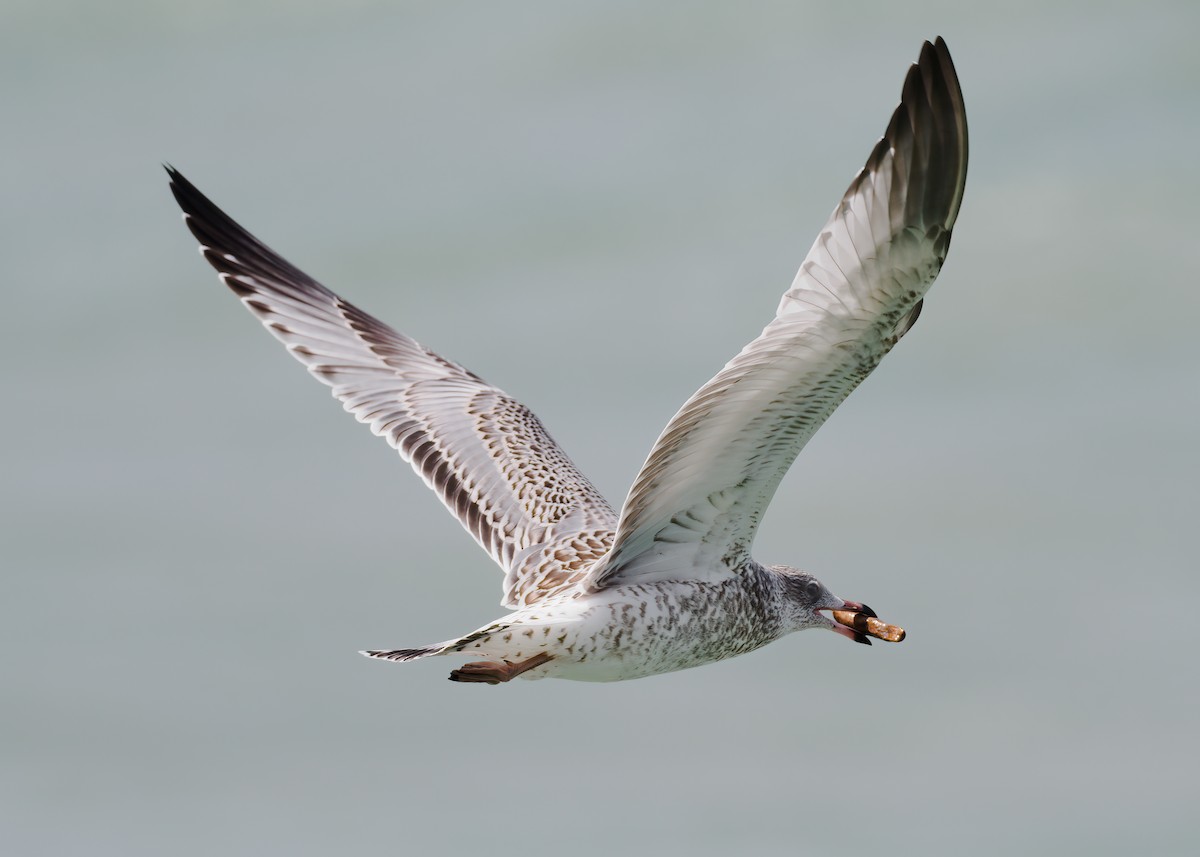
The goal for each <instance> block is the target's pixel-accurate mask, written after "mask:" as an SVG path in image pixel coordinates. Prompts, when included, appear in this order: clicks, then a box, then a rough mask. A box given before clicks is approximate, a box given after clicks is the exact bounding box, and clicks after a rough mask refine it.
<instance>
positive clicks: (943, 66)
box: [587, 38, 967, 589]
mask: <svg viewBox="0 0 1200 857" xmlns="http://www.w3.org/2000/svg"><path fill="white" fill-rule="evenodd" d="M966 174H967V119H966V112H965V109H964V107H963V98H962V91H961V89H960V88H959V84H958V77H957V75H956V74H955V71H954V64H953V62H952V61H951V59H950V53H949V52H948V51H947V49H946V43H945V42H944V41H942V39H941V38H939V39H937V41H936V42H935V43H933V44H930V43H929V42H926V43H925V45H924V47H923V49H922V50H921V56H920V59H919V60H918V62H917V63H916V64H915V65H913V66H912V67H911V68H910V69H909V72H908V77H907V78H906V79H905V81H904V88H903V93H902V97H901V101H900V105H899V106H898V107H897V108H896V111H895V113H894V114H893V115H892V119H891V122H890V123H889V124H888V127H887V131H886V132H885V134H884V136H883V138H882V139H881V140H880V141H879V143H878V144H877V145H876V146H875V149H874V150H873V151H872V152H871V155H870V157H869V158H868V159H867V163H866V166H865V167H864V168H863V170H862V171H861V172H860V173H859V174H858V175H857V176H856V177H855V179H854V181H853V182H851V184H850V188H849V189H848V190H847V191H846V194H845V196H844V197H843V198H842V201H841V202H840V203H839V204H838V206H837V208H836V209H835V210H834V212H833V215H832V216H831V217H830V219H829V222H828V223H827V224H826V225H825V228H824V229H823V230H822V231H821V234H820V236H819V237H818V238H817V240H816V243H815V244H814V245H813V247H812V249H811V250H810V251H809V253H808V256H807V258H806V259H805V260H804V263H803V264H802V265H801V266H800V272H799V273H798V274H797V275H796V280H795V282H794V283H793V284H792V287H791V288H790V289H789V290H788V291H787V292H786V293H785V294H784V296H783V300H782V301H781V302H780V304H779V309H778V311H777V312H776V315H775V318H774V319H773V320H772V321H771V323H770V324H768V325H767V327H766V328H765V329H764V330H763V332H762V334H761V335H760V336H759V337H758V338H757V339H755V340H754V341H753V342H751V343H750V344H749V345H747V346H746V347H745V348H744V349H743V350H742V352H741V353H740V354H739V355H737V356H736V357H734V358H733V360H731V361H730V362H729V363H728V364H727V365H726V366H725V368H724V369H723V370H722V371H721V372H720V373H719V374H718V375H717V376H716V377H715V378H713V379H712V380H711V381H709V382H708V383H707V384H705V385H704V386H703V387H702V388H701V389H700V390H699V391H698V392H697V393H696V394H695V395H694V396H692V398H691V399H690V400H688V402H687V403H686V404H684V406H683V408H682V409H681V410H680V411H679V413H677V414H676V415H675V416H674V417H673V418H672V419H671V421H670V423H668V424H667V427H666V429H664V431H663V433H662V436H661V437H659V439H658V441H657V442H656V443H655V445H654V448H653V449H652V450H651V452H650V456H649V458H648V459H647V460H646V463H645V464H644V465H643V466H642V470H641V472H640V473H639V474H638V476H637V479H636V480H635V482H634V485H633V488H632V489H631V490H630V493H629V497H628V499H627V500H626V501H625V506H624V507H623V508H622V510H621V516H620V522H619V524H618V526H617V535H616V539H615V542H614V544H613V548H612V550H611V552H610V553H609V554H608V556H607V557H606V558H605V559H604V560H602V561H601V562H600V563H598V564H597V565H596V567H595V568H594V569H593V570H592V572H591V573H590V575H589V578H588V581H587V582H588V584H589V585H590V587H591V588H592V589H600V588H604V587H610V586H617V585H623V584H629V583H644V582H653V581H659V580H671V579H681V578H708V579H712V578H713V577H714V576H716V577H720V576H722V575H724V574H726V573H730V574H732V573H733V570H734V569H737V568H739V567H740V565H741V564H742V562H743V561H744V560H745V559H747V557H748V554H749V550H750V544H751V542H752V541H753V540H754V535H755V532H756V531H757V530H758V525H759V522H760V520H761V519H762V516H763V512H764V511H765V510H766V508H767V504H768V503H769V502H770V501H771V498H772V496H773V495H774V494H775V489H776V488H777V487H778V486H779V482H780V480H781V479H782V478H783V475H784V473H786V472H787V469H788V468H789V467H790V466H791V464H792V462H793V461H794V460H795V458H796V455H797V454H798V453H799V452H800V450H801V448H803V446H804V444H805V443H807V442H808V439H809V438H811V437H812V436H813V433H814V432H816V430H817V429H818V428H820V426H821V424H822V423H824V422H825V420H826V419H827V418H828V417H829V415H830V414H831V413H833V410H834V409H835V408H836V407H837V406H838V405H839V404H841V402H842V400H844V399H845V398H846V396H848V395H849V394H850V392H851V391H852V390H853V389H854V388H855V387H857V386H858V384H859V382H861V381H862V380H863V379H864V378H866V377H867V375H869V374H870V373H871V371H872V370H873V369H874V368H875V367H876V366H877V365H878V364H879V361H880V360H882V359H883V356H884V355H885V354H887V353H888V351H890V350H891V348H892V346H893V345H895V344H896V342H897V341H898V340H899V339H900V337H902V336H903V335H904V334H905V333H906V332H907V331H908V330H909V328H910V327H912V325H913V322H914V321H916V318H917V314H918V313H919V312H920V309H921V302H922V299H923V298H924V296H925V292H926V291H927V290H928V289H929V286H930V285H931V284H932V283H933V281H934V278H935V277H937V274H938V271H939V270H940V269H941V267H942V261H943V260H944V259H945V258H946V251H947V249H948V248H949V246H950V230H951V228H952V227H953V226H954V220H955V218H956V217H957V216H958V209H959V205H960V204H961V202H962V195H963V186H964V183H965V181H966ZM722 560H723V561H724V562H722ZM726 568H727V569H730V571H729V572H725V571H718V570H717V569H726ZM693 570H694V573H693Z"/></svg>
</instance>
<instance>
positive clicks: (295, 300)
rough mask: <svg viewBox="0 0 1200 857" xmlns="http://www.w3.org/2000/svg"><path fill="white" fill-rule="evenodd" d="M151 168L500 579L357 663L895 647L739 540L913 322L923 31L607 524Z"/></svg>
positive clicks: (942, 143)
mask: <svg viewBox="0 0 1200 857" xmlns="http://www.w3.org/2000/svg"><path fill="white" fill-rule="evenodd" d="M167 171H168V173H169V174H170V176H171V189H172V191H173V192H174V194H175V198H176V200H177V201H178V202H179V205H180V206H181V207H182V209H183V212H184V220H185V221H186V223H187V225H188V227H189V228H190V229H191V231H192V233H193V234H194V235H195V236H196V238H197V239H199V241H200V244H201V247H200V249H201V252H202V253H203V255H204V257H205V258H206V259H207V260H208V261H209V262H210V263H211V264H212V266H213V267H214V268H216V269H217V271H218V273H219V275H220V278H221V280H222V281H223V282H224V283H225V284H226V285H227V286H229V288H231V289H232V290H233V291H234V292H235V293H236V294H237V295H238V296H239V297H240V298H241V300H242V303H244V304H245V305H246V306H247V307H248V308H249V309H250V311H251V312H253V313H254V314H255V315H256V316H258V317H259V319H261V320H262V322H263V324H264V325H265V326H266V328H267V329H268V330H269V331H270V332H271V333H272V335H274V336H275V337H276V338H277V339H279V340H280V341H281V342H283V343H284V344H285V345H286V346H287V348H288V350H289V351H290V352H291V353H292V355H293V356H294V357H296V359H297V360H299V361H300V362H301V363H303V364H305V365H306V366H307V367H308V370H309V372H311V373H312V374H313V375H314V376H315V377H316V378H317V379H318V380H319V381H321V382H323V383H325V384H327V385H328V386H329V387H331V388H332V391H333V395H334V396H335V397H336V398H337V399H339V400H340V401H341V402H342V404H343V406H344V407H345V409H346V410H347V411H349V412H350V413H352V414H354V415H355V417H357V418H358V420H359V421H360V422H363V423H366V424H368V425H369V426H370V427H371V431H373V432H374V433H375V434H377V435H379V436H381V437H383V438H385V439H386V440H387V441H388V443H390V444H391V445H392V446H393V447H395V449H396V450H397V451H398V452H399V453H400V455H401V457H402V458H404V460H406V461H408V462H409V463H410V464H412V466H413V468H414V469H415V470H416V471H417V473H418V474H420V476H421V477H422V478H423V479H424V480H425V482H426V484H427V485H429V487H430V488H432V489H433V490H434V491H435V492H436V493H437V495H438V496H439V497H440V498H441V500H442V502H443V503H444V504H445V505H446V507H447V508H448V509H449V510H450V511H451V512H452V513H453V514H454V515H456V516H457V517H458V519H459V520H460V521H461V522H462V524H463V526H464V527H466V529H467V531H468V532H470V534H471V535H472V536H473V537H474V538H475V540H476V541H477V542H478V543H479V544H480V546H481V547H482V548H483V549H484V550H486V551H487V552H488V553H489V554H491V556H492V559H494V560H495V561H496V562H497V563H498V564H499V565H500V567H501V568H502V569H504V597H503V599H502V602H501V603H502V604H503V605H504V606H505V607H507V608H509V609H510V610H511V612H510V613H509V614H508V615H506V616H504V617H502V618H500V619H497V620H496V621H495V622H492V623H490V624H488V625H486V626H485V627H483V628H480V629H478V630H476V631H472V632H471V633H469V634H467V635H465V636H462V637H457V638H455V639H452V640H447V641H446V642H444V643H437V644H436V645H431V646H423V647H420V648H413V649H394V650H391V651H370V652H364V654H366V655H369V656H370V657H373V658H383V659H386V660H393V661H412V660H416V659H418V658H425V657H431V656H433V655H443V654H451V653H462V654H465V655H474V656H478V657H480V658H485V659H486V660H477V661H470V662H468V663H466V664H465V665H463V666H460V667H459V668H458V669H456V670H454V671H453V672H452V673H451V675H450V678H451V679H453V680H455V681H465V682H485V683H489V684H496V683H498V682H505V681H509V680H510V679H512V678H515V677H517V676H522V677H524V678H544V677H555V678H568V679H577V680H583V681H617V680H620V679H630V678H639V677H642V676H647V675H653V674H655V673H662V672H669V671H671V670H679V669H685V668H687V667H693V666H698V665H700V664H704V663H708V662H710V661H715V660H720V659H722V658H727V657H731V656H733V655H738V654H742V653H744V652H749V651H751V650H753V649H757V648H759V647H760V646H763V645H765V644H766V643H769V642H771V641H772V640H775V639H777V638H779V637H782V636H783V635H785V634H788V633H791V632H792V631H799V630H802V629H804V628H827V629H829V630H831V631H836V632H837V633H839V634H842V635H843V636H846V637H848V638H850V639H852V640H856V641H858V642H861V643H868V644H869V642H870V641H869V640H868V638H867V636H866V634H867V633H870V634H872V635H874V636H877V637H879V638H881V639H889V640H896V639H899V638H902V637H903V631H901V630H900V629H898V628H894V627H892V626H888V625H884V624H883V623H881V622H879V621H878V620H877V618H876V617H875V613H874V612H873V611H872V610H870V608H868V607H866V606H864V605H862V604H860V603H858V602H854V601H845V600H843V599H841V598H839V597H837V596H836V595H834V594H833V593H831V592H830V591H829V590H828V589H827V588H826V587H825V585H824V584H823V583H821V582H820V581H819V580H817V579H816V578H815V577H813V576H812V575H811V574H808V573H807V572H804V571H800V570H799V569H795V568H790V567H788V566H764V565H761V564H760V563H758V562H757V561H755V560H754V558H753V557H751V556H750V547H751V544H752V543H753V541H754V535H755V533H756V531H757V529H758V524H759V521H760V520H761V519H762V516H763V512H764V511H765V510H766V508H767V504H768V503H769V502H770V500H771V497H772V496H773V495H774V493H775V490H776V488H777V487H778V486H779V482H780V480H781V479H782V478H783V475H784V473H786V472H787V469H788V467H790V466H791V463H792V461H793V460H794V459H795V457H796V455H797V454H798V453H799V452H800V450H801V448H802V447H803V446H804V444H805V443H807V442H808V439H809V438H810V437H812V435H813V433H814V432H815V431H816V430H817V429H818V428H819V427H820V426H821V424H822V423H824V422H825V420H826V419H827V418H828V417H829V415H830V414H831V413H832V412H833V410H834V409H835V408H836V407H837V406H838V405H839V404H841V402H842V400H843V399H845V398H846V396H847V395H849V394H850V392H851V391H852V390H853V389H854V388H855V387H856V386H858V384H859V382H861V381H862V380H863V379H864V378H865V377H866V376H867V375H868V374H870V372H871V370H873V369H874V368H875V366H876V365H878V363H879V361H880V360H882V359H883V356H884V355H885V354H887V353H888V351H890V350H891V349H892V346H894V345H895V344H896V342H897V341H899V339H900V338H901V337H902V336H904V334H905V333H907V332H908V331H909V329H911V328H912V325H913V323H914V322H915V321H916V319H917V316H918V314H919V313H920V311H921V304H922V302H923V299H924V296H925V293H926V291H927V290H928V289H929V286H930V285H931V284H932V283H933V281H934V278H935V277H937V274H938V271H939V270H940V269H941V266H942V261H943V260H944V259H945V257H946V252H947V249H948V248H949V246H950V230H951V228H952V227H953V225H954V220H955V218H956V217H957V215H958V209H959V205H960V203H961V201H962V194H963V186H964V182H965V180H966V171H967V124H966V113H965V111H964V109H963V100H962V92H961V90H960V89H959V85H958V78H957V76H956V75H955V71H954V65H953V63H952V62H951V59H950V54H949V52H948V51H947V49H946V44H945V42H943V41H942V39H941V38H938V39H937V40H936V41H935V42H934V43H933V44H930V43H929V42H926V43H925V44H924V46H923V47H922V50H921V55H920V59H919V60H918V62H917V63H916V64H915V65H913V66H912V67H911V68H910V69H909V72H908V76H907V77H906V79H905V81H904V87H903V91H902V96H901V101H900V105H899V106H898V107H897V108H896V111H895V112H894V113H893V114H892V119H891V122H889V123H888V126H887V131H886V132H885V133H884V136H883V137H882V139H880V141H879V142H878V143H877V144H876V146H875V148H874V149H873V150H872V152H871V154H870V157H868V158H867V163H866V166H865V167H864V168H863V169H862V171H861V172H860V173H859V174H858V175H857V176H855V178H854V180H853V181H852V182H851V183H850V187H849V189H848V190H847V191H846V194H845V196H843V197H842V200H841V201H840V202H839V203H838V205H837V207H836V208H835V209H834V212H833V214H832V216H831V217H830V219H829V222H828V223H827V224H826V225H825V228H824V229H823V230H822V231H821V234H820V235H819V236H818V237H817V240H816V242H815V243H814V244H813V246H812V249H811V250H810V251H809V253H808V256H807V257H806V258H805V260H804V262H803V264H801V266H800V271H799V273H798V274H797V275H796V279H795V281H794V282H793V283H792V286H791V288H789V289H788V290H787V292H785V293H784V295H783V299H782V300H781V301H780V304H779V308H778V310H777V311H776V314H775V317H774V319H772V320H771V322H770V323H769V324H768V325H767V326H766V328H765V329H764V330H763V332H762V334H761V335H759V336H758V338H756V339H755V340H754V341H753V342H751V343H750V344H749V345H747V346H746V347H745V348H744V349H742V352H741V353H740V354H738V355H737V356H736V357H734V358H733V359H732V360H731V361H730V362H729V363H728V364H727V365H726V366H725V368H724V369H722V370H721V371H720V372H719V373H718V374H717V375H716V377H714V378H713V379H712V380H711V381H709V382H708V383H707V384H705V385H704V386H703V387H701V388H700V390H699V391H697V393H696V394H695V395H694V396H692V397H691V399H689V400H688V401H687V402H686V403H685V404H684V406H683V408H682V409H680V411H679V413H677V414H676V415H675V416H674V417H673V418H672V419H671V421H670V422H669V423H668V424H667V427H666V429H664V431H663V433H662V435H661V436H660V437H659V439H658V441H657V442H656V443H655V444H654V447H653V449H652V450H651V451H650V455H649V457H648V458H647V459H646V463H645V464H644V465H643V466H642V469H641V472H640V473H639V474H638V476H637V479H636V481H635V482H634V484H633V488H632V489H631V490H630V492H629V496H628V498H627V499H626V501H625V505H624V506H623V507H622V508H621V511H620V514H619V515H618V514H617V512H616V511H615V510H614V509H613V507H612V506H610V505H609V504H608V503H607V502H606V501H605V499H604V498H603V497H601V496H600V494H599V492H597V491H596V489H595V488H594V487H593V486H592V484H591V483H590V482H588V480H587V479H586V478H585V477H584V476H583V475H582V474H581V473H580V472H579V471H578V470H577V469H576V467H575V465H574V464H572V463H571V460H570V459H569V458H567V456H566V454H565V453H563V451H562V450H561V449H560V448H559V447H558V445H557V444H556V443H555V442H554V441H553V440H552V439H551V437H550V435H549V434H547V432H546V430H545V428H543V427H542V424H541V422H540V421H539V420H538V418H537V417H536V416H534V414H533V413H532V412H530V411H529V409H528V408H526V407H525V406H524V405H522V404H520V403H519V402H517V401H515V400H514V399H512V398H510V397H509V396H507V395H506V394H505V393H503V392H501V391H500V390H499V389H497V388H496V387H493V386H492V385H491V384H488V383H487V382H486V381H484V380H483V379H481V378H480V377H479V376H478V375H475V374H474V373H472V372H470V371H468V370H467V369H464V368H463V367H461V366H459V365H458V364H456V363H452V362H451V361H449V360H446V359H445V358H443V357H440V356H439V355H437V354H434V353H433V352H432V351H429V350H428V349H425V348H423V347H422V346H420V345H418V344H417V343H416V342H415V341H414V340H412V339H410V338H409V337H407V336H405V335H404V334H402V333H399V332H397V331H395V330H393V329H392V328H390V327H388V326H387V325H385V324H383V323H382V322H380V321H378V320H376V319H375V318H373V317H372V316H370V315H367V314H366V313H365V312H363V311H362V310H360V309H358V308H357V307H355V306H354V305H352V304H350V303H348V302H347V301H345V300H343V299H342V298H340V297H339V296H337V295H336V294H334V293H333V292H331V291H329V290H328V289H327V288H325V287H324V286H322V285H321V284H320V283H318V282H317V281H316V280H313V279H312V278H311V277H309V276H308V275H306V274H304V273H303V272H302V271H300V270H299V269H297V268H295V267H294V266H292V265H291V264H290V263H288V262H287V261H285V260H284V259H283V258H282V257H281V256H279V255H278V254H276V253H275V252H274V251H272V250H270V249H269V248H267V247H266V245H264V244H262V243H261V242H260V241H258V240H257V239H256V238H254V237H253V236H252V235H250V233H248V232H247V231H246V230H244V229H242V227H240V226H239V225H238V224H237V223H235V222H234V221H233V220H232V219H230V218H229V217H228V216H227V215H225V214H224V213H223V212H222V211H221V210H220V209H218V208H217V207H216V206H215V205H213V203H212V202H210V201H209V200H208V199H207V198H206V197H205V196H204V195H203V194H201V193H200V192H199V191H198V190H196V188H195V187H194V186H193V185H192V184H191V183H190V182H189V181H188V180H187V179H185V178H184V177H183V176H182V175H180V173H179V172H178V171H176V170H175V169H173V168H171V167H168V168H167ZM822 611H826V612H829V613H830V614H832V615H833V618H830V617H827V616H826V615H824V613H823V612H822ZM835 619H836V620H837V621H835ZM868 620H870V621H868ZM880 629H883V630H880ZM864 632H865V633H864Z"/></svg>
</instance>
